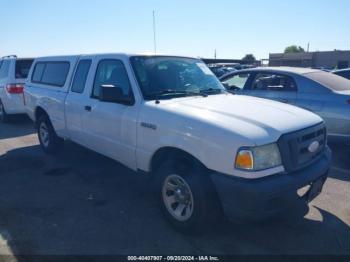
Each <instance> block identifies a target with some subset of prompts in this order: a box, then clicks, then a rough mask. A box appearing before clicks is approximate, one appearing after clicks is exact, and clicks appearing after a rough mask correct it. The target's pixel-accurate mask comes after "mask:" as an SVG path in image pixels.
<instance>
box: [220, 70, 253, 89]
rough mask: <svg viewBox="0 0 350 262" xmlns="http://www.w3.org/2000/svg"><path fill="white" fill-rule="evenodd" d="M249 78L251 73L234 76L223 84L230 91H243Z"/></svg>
mask: <svg viewBox="0 0 350 262" xmlns="http://www.w3.org/2000/svg"><path fill="white" fill-rule="evenodd" d="M249 76H250V74H249V73H245V74H237V75H233V76H231V77H229V78H227V79H226V80H224V81H223V82H222V83H223V84H224V85H225V86H226V87H228V88H229V89H235V90H242V89H243V88H244V86H245V84H246V83H247V81H248V79H249Z"/></svg>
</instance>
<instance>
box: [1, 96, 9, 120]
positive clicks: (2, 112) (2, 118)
mask: <svg viewBox="0 0 350 262" xmlns="http://www.w3.org/2000/svg"><path fill="white" fill-rule="evenodd" d="M0 122H2V123H8V122H9V115H8V114H7V113H6V111H5V107H4V104H3V103H2V102H1V100H0Z"/></svg>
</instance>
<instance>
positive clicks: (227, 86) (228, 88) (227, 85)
mask: <svg viewBox="0 0 350 262" xmlns="http://www.w3.org/2000/svg"><path fill="white" fill-rule="evenodd" d="M221 84H222V85H223V86H224V87H225V89H226V90H230V86H229V84H227V83H224V82H221Z"/></svg>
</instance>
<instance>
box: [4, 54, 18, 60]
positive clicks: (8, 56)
mask: <svg viewBox="0 0 350 262" xmlns="http://www.w3.org/2000/svg"><path fill="white" fill-rule="evenodd" d="M11 57H13V58H17V56H16V55H6V56H3V57H1V59H4V58H11Z"/></svg>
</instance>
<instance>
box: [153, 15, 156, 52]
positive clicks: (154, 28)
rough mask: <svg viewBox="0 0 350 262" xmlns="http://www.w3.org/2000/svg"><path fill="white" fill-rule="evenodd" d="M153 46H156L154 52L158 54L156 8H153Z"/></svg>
mask: <svg viewBox="0 0 350 262" xmlns="http://www.w3.org/2000/svg"><path fill="white" fill-rule="evenodd" d="M153 46H154V54H157V39H156V14H155V11H154V10H153Z"/></svg>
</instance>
